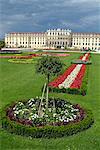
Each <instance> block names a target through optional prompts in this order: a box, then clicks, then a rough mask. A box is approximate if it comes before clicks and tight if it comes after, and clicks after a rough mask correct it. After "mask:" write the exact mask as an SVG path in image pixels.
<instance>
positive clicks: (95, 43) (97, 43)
mask: <svg viewBox="0 0 100 150" xmlns="http://www.w3.org/2000/svg"><path fill="white" fill-rule="evenodd" d="M74 45H82V43H74ZM83 45H91V44H90V43H83ZM92 45H96V46H97V45H100V43H92Z"/></svg>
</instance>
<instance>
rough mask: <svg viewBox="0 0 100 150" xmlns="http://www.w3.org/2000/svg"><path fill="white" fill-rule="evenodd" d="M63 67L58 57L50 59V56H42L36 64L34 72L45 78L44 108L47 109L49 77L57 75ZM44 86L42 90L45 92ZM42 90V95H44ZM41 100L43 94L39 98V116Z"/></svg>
mask: <svg viewBox="0 0 100 150" xmlns="http://www.w3.org/2000/svg"><path fill="white" fill-rule="evenodd" d="M62 67H63V63H62V62H61V61H60V59H59V58H58V57H52V56H43V57H42V58H41V59H39V60H38V62H37V64H36V72H37V73H41V74H44V75H45V76H46V78H47V83H46V84H47V88H46V90H47V94H46V108H47V109H48V93H49V86H48V84H49V81H50V77H51V76H54V75H58V74H59V73H60V72H61V70H62ZM45 87H46V86H45V85H44V90H45ZM44 90H43V93H44ZM42 100H43V94H42V98H41V102H40V107H39V113H38V114H41V113H40V111H41V103H42Z"/></svg>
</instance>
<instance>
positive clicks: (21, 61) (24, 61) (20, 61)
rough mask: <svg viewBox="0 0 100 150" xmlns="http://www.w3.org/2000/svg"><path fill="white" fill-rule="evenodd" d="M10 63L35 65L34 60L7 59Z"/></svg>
mask: <svg viewBox="0 0 100 150" xmlns="http://www.w3.org/2000/svg"><path fill="white" fill-rule="evenodd" d="M8 61H9V62H11V63H18V64H33V63H35V60H34V59H9V60H8Z"/></svg>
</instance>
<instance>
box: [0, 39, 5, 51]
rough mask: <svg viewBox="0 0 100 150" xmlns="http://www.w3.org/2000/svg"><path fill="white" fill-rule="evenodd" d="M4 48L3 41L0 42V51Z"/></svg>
mask: <svg viewBox="0 0 100 150" xmlns="http://www.w3.org/2000/svg"><path fill="white" fill-rule="evenodd" d="M4 46H5V42H4V41H3V40H1V41H0V49H1V48H3V47H4Z"/></svg>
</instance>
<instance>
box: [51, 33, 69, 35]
mask: <svg viewBox="0 0 100 150" xmlns="http://www.w3.org/2000/svg"><path fill="white" fill-rule="evenodd" d="M67 34H68V33H66V32H65V33H63V32H48V35H67Z"/></svg>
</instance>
